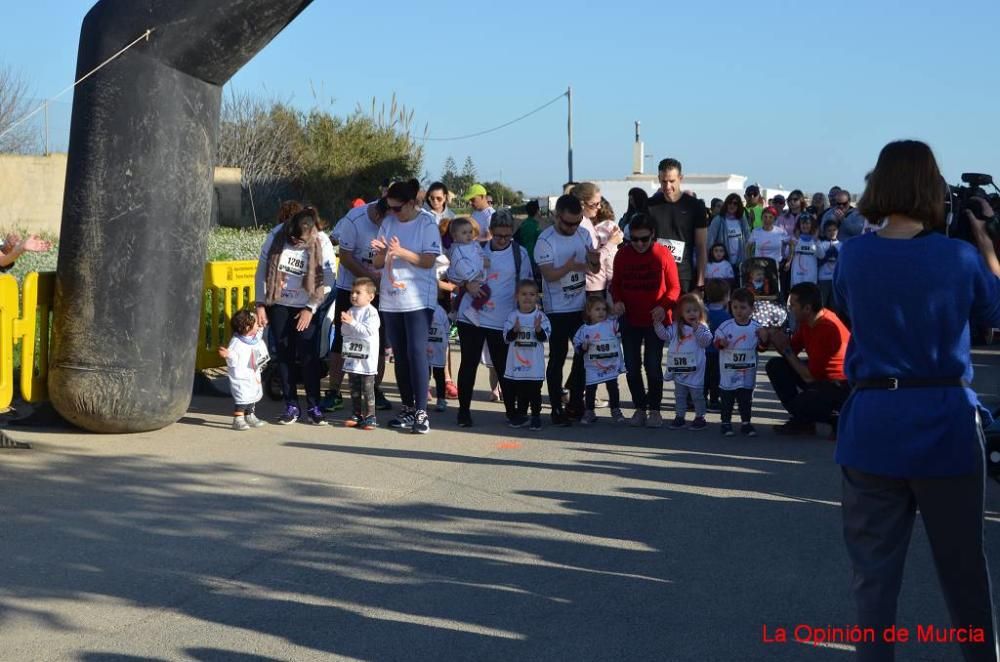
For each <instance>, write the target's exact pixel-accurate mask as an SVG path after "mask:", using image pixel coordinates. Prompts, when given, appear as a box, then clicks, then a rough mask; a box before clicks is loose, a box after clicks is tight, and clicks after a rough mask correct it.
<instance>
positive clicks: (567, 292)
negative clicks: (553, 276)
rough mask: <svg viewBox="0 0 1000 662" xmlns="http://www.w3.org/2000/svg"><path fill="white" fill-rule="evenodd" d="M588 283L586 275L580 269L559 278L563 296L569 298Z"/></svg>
mask: <svg viewBox="0 0 1000 662" xmlns="http://www.w3.org/2000/svg"><path fill="white" fill-rule="evenodd" d="M586 284H587V278H586V276H584V275H583V274H582V273H580V272H579V271H571V272H570V273H568V274H566V275H565V276H563V277H562V278H560V279H559V286H560V287H561V288H562V292H563V296H565V297H566V298H567V299H572V298H573V297H574V296H575V295H576V293H577V292H579V291H580V290H582V289H583V287H584V285H586Z"/></svg>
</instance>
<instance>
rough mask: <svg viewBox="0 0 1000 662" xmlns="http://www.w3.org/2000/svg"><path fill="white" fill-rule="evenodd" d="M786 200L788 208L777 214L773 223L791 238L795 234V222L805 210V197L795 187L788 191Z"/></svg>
mask: <svg viewBox="0 0 1000 662" xmlns="http://www.w3.org/2000/svg"><path fill="white" fill-rule="evenodd" d="M787 202H788V210H787V211H784V212H781V213H780V214H778V218H777V219H776V220H775V222H774V224H775V225H776V226H778V227H779V228H781V229H782V230H784V231H785V234H786V235H788V236H789V238H791V237H792V236H793V235H794V234H795V224H796V223H797V221H798V220H799V214H801V213H802V212H803V211H805V198H804V196H803V195H802V191H800V190H799V189H795V190H794V191H792V192H791V193H789V194H788V201H787ZM778 211H781V210H780V209H779V210H778Z"/></svg>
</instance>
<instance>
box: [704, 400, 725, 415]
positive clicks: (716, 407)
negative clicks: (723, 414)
mask: <svg viewBox="0 0 1000 662" xmlns="http://www.w3.org/2000/svg"><path fill="white" fill-rule="evenodd" d="M705 408H706V409H707V410H708V411H711V412H715V413H719V412H720V411H722V406H721V405H720V404H719V401H718V400H709V401H708V406H707V407H705Z"/></svg>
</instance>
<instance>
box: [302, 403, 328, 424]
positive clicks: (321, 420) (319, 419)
mask: <svg viewBox="0 0 1000 662" xmlns="http://www.w3.org/2000/svg"><path fill="white" fill-rule="evenodd" d="M306 418H308V419H309V422H310V423H312V424H313V425H326V417H324V416H323V410H322V409H320V408H319V407H310V408H309V409H307V410H306Z"/></svg>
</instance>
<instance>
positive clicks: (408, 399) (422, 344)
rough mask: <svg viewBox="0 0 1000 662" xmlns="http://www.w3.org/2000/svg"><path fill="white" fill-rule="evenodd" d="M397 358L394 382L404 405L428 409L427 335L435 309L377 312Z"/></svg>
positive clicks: (423, 409) (422, 409)
mask: <svg viewBox="0 0 1000 662" xmlns="http://www.w3.org/2000/svg"><path fill="white" fill-rule="evenodd" d="M380 314H381V316H382V323H383V324H384V325H385V332H386V336H387V337H388V339H389V345H390V346H391V347H392V354H393V356H394V357H395V360H396V385H397V386H398V387H399V399H400V400H401V401H402V402H403V406H404V407H409V408H411V409H417V410H421V411H427V385H428V383H429V382H430V364H429V363H428V362H427V334H428V332H429V331H430V327H431V319H432V318H433V317H434V310H433V309H431V308H421V309H420V310H411V311H410V312H407V313H389V312H383V313H380Z"/></svg>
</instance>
